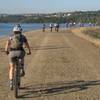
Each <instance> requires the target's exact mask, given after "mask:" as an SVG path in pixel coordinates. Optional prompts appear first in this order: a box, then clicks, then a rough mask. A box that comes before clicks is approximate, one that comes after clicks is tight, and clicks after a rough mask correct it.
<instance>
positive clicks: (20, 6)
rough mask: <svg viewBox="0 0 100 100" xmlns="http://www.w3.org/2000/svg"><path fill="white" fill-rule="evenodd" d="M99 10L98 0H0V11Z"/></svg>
mask: <svg viewBox="0 0 100 100" xmlns="http://www.w3.org/2000/svg"><path fill="white" fill-rule="evenodd" d="M79 10H81V11H83V10H86V11H87V10H100V0H0V13H8V14H20V13H52V12H67V11H79Z"/></svg>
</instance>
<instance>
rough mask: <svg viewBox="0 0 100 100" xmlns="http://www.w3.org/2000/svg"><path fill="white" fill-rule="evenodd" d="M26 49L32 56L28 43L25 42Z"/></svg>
mask: <svg viewBox="0 0 100 100" xmlns="http://www.w3.org/2000/svg"><path fill="white" fill-rule="evenodd" d="M25 47H26V48H27V49H28V54H31V49H30V46H29V43H28V41H26V42H25Z"/></svg>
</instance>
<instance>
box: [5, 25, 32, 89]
mask: <svg viewBox="0 0 100 100" xmlns="http://www.w3.org/2000/svg"><path fill="white" fill-rule="evenodd" d="M22 31H23V30H22V27H21V26H20V24H17V25H15V26H14V28H13V34H12V35H11V36H10V37H9V38H8V40H7V42H6V45H5V53H6V54H7V55H8V56H9V80H10V88H11V89H12V84H13V77H14V71H15V61H14V58H15V57H18V58H20V59H21V76H24V75H25V69H24V57H25V54H26V52H25V50H24V47H25V48H27V49H28V51H27V54H29V55H30V54H31V50H30V46H29V43H28V40H27V38H26V36H24V35H23V34H22Z"/></svg>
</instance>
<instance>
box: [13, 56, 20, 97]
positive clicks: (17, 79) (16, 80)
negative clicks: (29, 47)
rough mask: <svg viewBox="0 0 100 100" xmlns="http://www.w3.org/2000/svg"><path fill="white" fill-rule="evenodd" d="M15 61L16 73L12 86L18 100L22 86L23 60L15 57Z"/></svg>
mask: <svg viewBox="0 0 100 100" xmlns="http://www.w3.org/2000/svg"><path fill="white" fill-rule="evenodd" d="M14 61H15V71H14V77H13V84H12V85H13V90H14V95H15V97H16V98H18V97H19V96H18V94H19V89H20V85H21V59H20V58H19V57H15V58H14Z"/></svg>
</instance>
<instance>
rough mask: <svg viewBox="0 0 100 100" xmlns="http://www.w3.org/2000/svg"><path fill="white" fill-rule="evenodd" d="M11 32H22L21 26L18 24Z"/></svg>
mask: <svg viewBox="0 0 100 100" xmlns="http://www.w3.org/2000/svg"><path fill="white" fill-rule="evenodd" d="M13 32H22V28H21V26H20V25H19V24H18V25H16V26H15V27H14V28H13Z"/></svg>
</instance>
